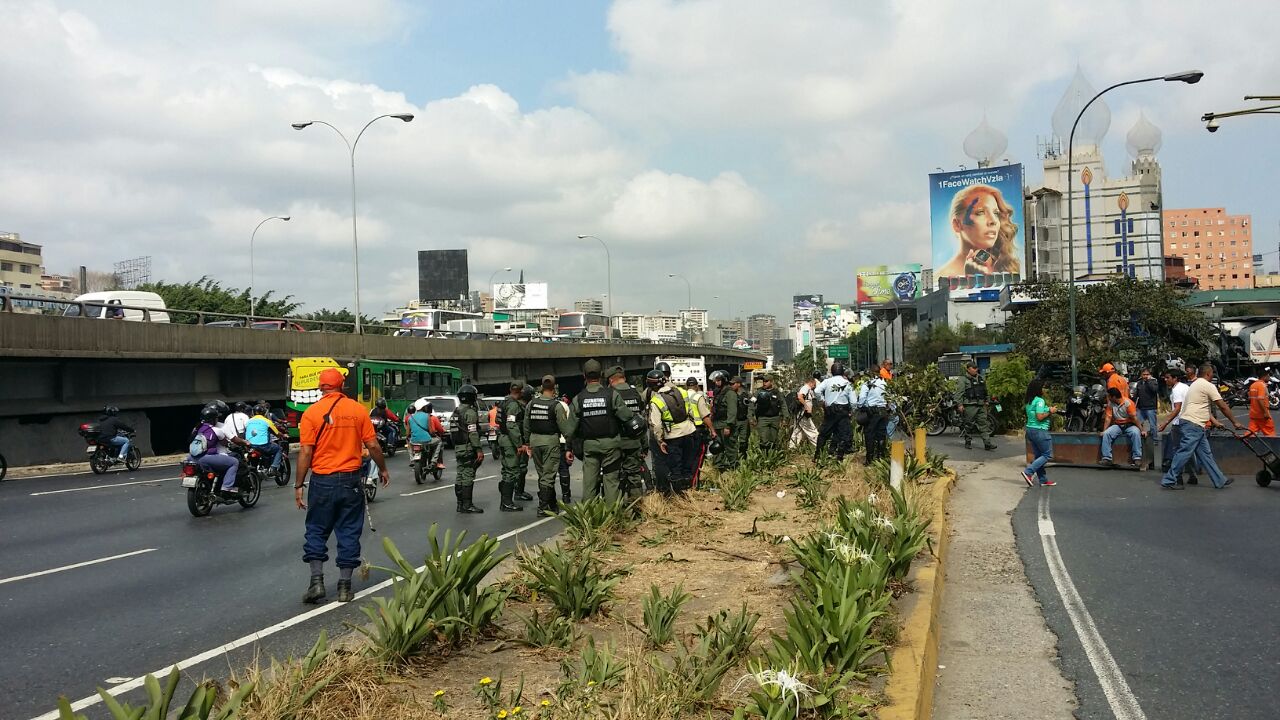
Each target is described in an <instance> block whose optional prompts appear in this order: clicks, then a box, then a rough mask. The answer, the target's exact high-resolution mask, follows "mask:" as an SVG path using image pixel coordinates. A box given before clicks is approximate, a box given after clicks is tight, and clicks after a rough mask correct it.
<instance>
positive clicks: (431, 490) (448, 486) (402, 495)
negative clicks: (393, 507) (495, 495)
mask: <svg viewBox="0 0 1280 720" xmlns="http://www.w3.org/2000/svg"><path fill="white" fill-rule="evenodd" d="M496 477H498V476H497V475H485V476H484V477H478V478H476V482H480V481H481V480H492V479H494V478H496ZM452 487H453V483H449V484H448V485H440V486H437V487H433V488H427V489H426V490H414V491H413V492H407V493H400V497H413V496H414V495H422V494H423V493H429V492H435V491H437V490H448V489H450V488H452Z"/></svg>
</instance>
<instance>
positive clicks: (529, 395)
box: [520, 383, 537, 402]
mask: <svg viewBox="0 0 1280 720" xmlns="http://www.w3.org/2000/svg"><path fill="white" fill-rule="evenodd" d="M535 393H537V390H535V389H534V387H533V386H532V385H529V384H528V383H526V384H525V386H524V389H523V390H521V391H520V398H521V399H522V400H524V401H525V402H529V401H530V400H532V399H533V396H534V394H535Z"/></svg>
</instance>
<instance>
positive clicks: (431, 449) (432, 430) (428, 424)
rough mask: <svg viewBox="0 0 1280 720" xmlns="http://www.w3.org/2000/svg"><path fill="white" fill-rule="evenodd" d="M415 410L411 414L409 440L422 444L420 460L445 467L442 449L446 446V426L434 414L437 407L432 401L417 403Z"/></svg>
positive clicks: (438, 466)
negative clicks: (442, 459) (442, 460)
mask: <svg viewBox="0 0 1280 720" xmlns="http://www.w3.org/2000/svg"><path fill="white" fill-rule="evenodd" d="M415 408H416V409H415V410H414V412H413V414H412V415H410V416H409V418H408V420H409V442H411V443H418V444H420V445H422V459H421V460H420V461H419V462H422V463H431V464H432V465H434V466H435V467H437V468H441V469H443V468H444V463H443V462H441V457H440V453H441V449H442V448H443V447H444V441H443V440H442V438H443V437H444V426H443V425H441V424H440V418H438V417H436V416H435V415H434V414H432V410H434V409H435V408H434V407H433V406H432V405H431V402H430V401H427V402H424V403H421V404H418V403H415Z"/></svg>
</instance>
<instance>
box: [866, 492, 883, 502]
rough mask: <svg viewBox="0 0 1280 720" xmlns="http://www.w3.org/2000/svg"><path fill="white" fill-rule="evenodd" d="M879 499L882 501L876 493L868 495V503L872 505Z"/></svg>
mask: <svg viewBox="0 0 1280 720" xmlns="http://www.w3.org/2000/svg"><path fill="white" fill-rule="evenodd" d="M879 499H880V498H879V497H877V496H876V494H875V493H871V494H870V495H868V496H867V502H869V503H872V504H874V503H875V502H876V501H877V500H879Z"/></svg>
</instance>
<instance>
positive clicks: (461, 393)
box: [449, 385, 484, 513]
mask: <svg viewBox="0 0 1280 720" xmlns="http://www.w3.org/2000/svg"><path fill="white" fill-rule="evenodd" d="M479 396H480V393H479V391H477V390H476V386H475V385H463V386H462V387H460V388H458V407H457V408H456V409H454V411H453V416H452V417H450V419H449V433H450V434H451V435H452V436H453V458H454V461H455V462H456V463H457V468H458V472H457V479H456V480H455V482H454V484H453V494H454V496H455V497H456V498H457V499H458V512H460V513H482V512H484V509H483V508H480V507H477V506H476V505H475V503H474V502H472V501H473V500H474V498H475V484H476V470H477V469H478V468H479V467H480V465H481V463H483V462H484V446H483V445H481V444H480V411H479V410H478V409H477V408H476V401H477V399H478V398H479Z"/></svg>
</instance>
